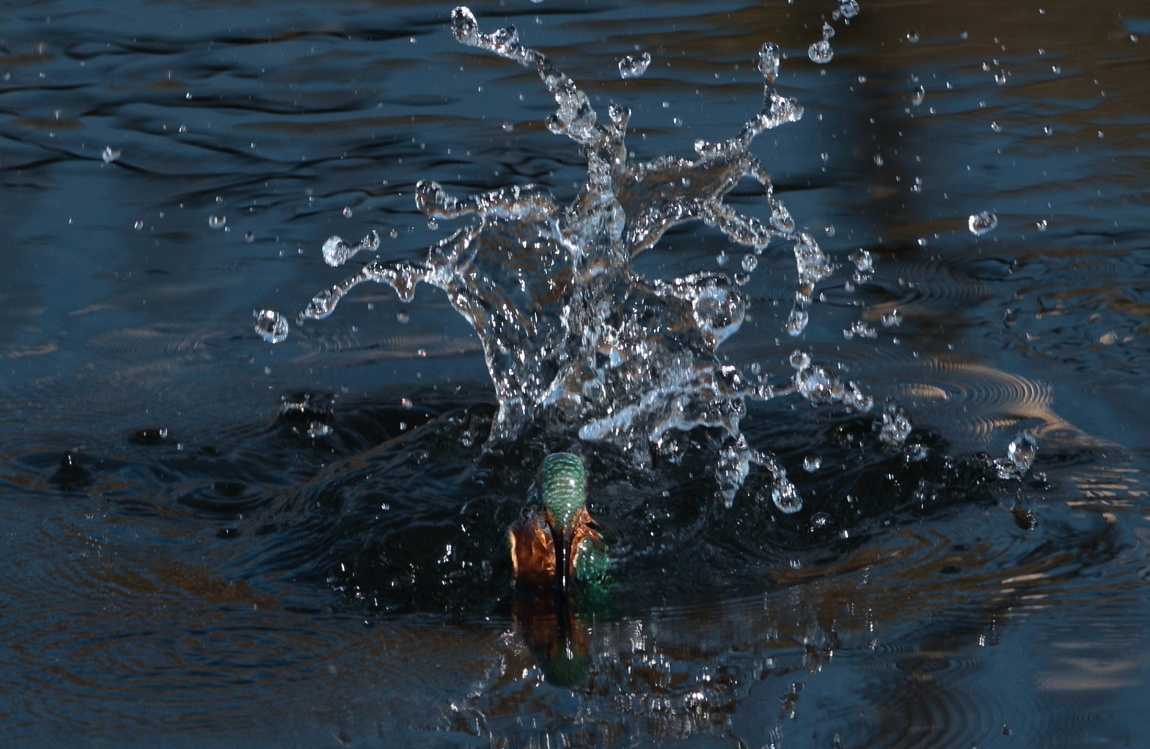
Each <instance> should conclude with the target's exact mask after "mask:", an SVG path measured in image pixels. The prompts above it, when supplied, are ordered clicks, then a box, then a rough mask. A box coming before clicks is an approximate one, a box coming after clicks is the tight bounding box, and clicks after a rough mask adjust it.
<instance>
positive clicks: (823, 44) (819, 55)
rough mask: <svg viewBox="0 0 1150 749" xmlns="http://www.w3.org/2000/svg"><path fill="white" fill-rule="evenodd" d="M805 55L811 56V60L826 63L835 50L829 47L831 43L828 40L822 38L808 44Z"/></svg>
mask: <svg viewBox="0 0 1150 749" xmlns="http://www.w3.org/2000/svg"><path fill="white" fill-rule="evenodd" d="M807 56H808V57H810V58H811V62H815V63H818V64H819V65H826V64H827V63H828V62H830V61H831V60H832V59H833V58H834V56H835V51H834V50H833V49H831V43H830V42H829V41H827V40H826V39H822V40H820V41H817V42H815V43H814V44H812V45H811V46H810V48H809V49H808V50H807Z"/></svg>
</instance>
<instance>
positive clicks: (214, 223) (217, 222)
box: [208, 214, 228, 229]
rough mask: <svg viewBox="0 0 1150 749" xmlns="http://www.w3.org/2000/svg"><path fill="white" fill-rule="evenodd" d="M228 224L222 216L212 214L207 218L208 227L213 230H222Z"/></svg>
mask: <svg viewBox="0 0 1150 749" xmlns="http://www.w3.org/2000/svg"><path fill="white" fill-rule="evenodd" d="M227 223H228V217H227V216H225V215H223V214H218V215H217V214H212V215H211V216H208V226H210V227H212V228H213V229H222V228H224V226H225V225H226V224H227Z"/></svg>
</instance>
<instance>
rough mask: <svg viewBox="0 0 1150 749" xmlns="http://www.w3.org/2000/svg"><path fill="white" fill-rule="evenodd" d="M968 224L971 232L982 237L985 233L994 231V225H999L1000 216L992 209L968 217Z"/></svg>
mask: <svg viewBox="0 0 1150 749" xmlns="http://www.w3.org/2000/svg"><path fill="white" fill-rule="evenodd" d="M966 226H967V228H968V229H970V233H971V234H974V235H975V236H977V237H981V236H982V235H983V234H986V233H987V232H990V231H993V230H994V227H996V226H998V216H995V215H994V214H993V213H991V212H990V211H982V212H980V213H974V214H971V216H970V218H968V219H967V221H966Z"/></svg>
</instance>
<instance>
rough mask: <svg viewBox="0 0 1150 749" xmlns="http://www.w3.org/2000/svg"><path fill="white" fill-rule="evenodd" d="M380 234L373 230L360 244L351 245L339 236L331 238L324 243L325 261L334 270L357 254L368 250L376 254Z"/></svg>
mask: <svg viewBox="0 0 1150 749" xmlns="http://www.w3.org/2000/svg"><path fill="white" fill-rule="evenodd" d="M379 242H380V240H379V232H377V231H376V230H375V229H372V230H371V232H370V233H368V235H367V236H366V237H364V238H363V239H361V240H360V241H359V244H356V245H349V244H348V243H347V242H345V241H343V239H342V238H341V237H339V236H331V237H328V238H327V241H325V242H324V243H323V249H322V252H323V261H324V262H325V263H327V264H328V265H330V266H331V267H333V268H336V267H339V266H341V265H343V264H344V263H346V262H347V261H348V260H350V259H351V258H352V256H354V255H355V254H356V253H357V252H360V251H362V250H367V251H369V252H375V251H376V250H378V249H379Z"/></svg>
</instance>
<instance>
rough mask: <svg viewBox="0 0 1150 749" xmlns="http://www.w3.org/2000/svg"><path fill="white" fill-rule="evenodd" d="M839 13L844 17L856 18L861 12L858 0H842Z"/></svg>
mask: <svg viewBox="0 0 1150 749" xmlns="http://www.w3.org/2000/svg"><path fill="white" fill-rule="evenodd" d="M839 13H841V14H842V16H843V18H854V17H855V16H857V15H858V14H859V4H858V0H840V2H839Z"/></svg>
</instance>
